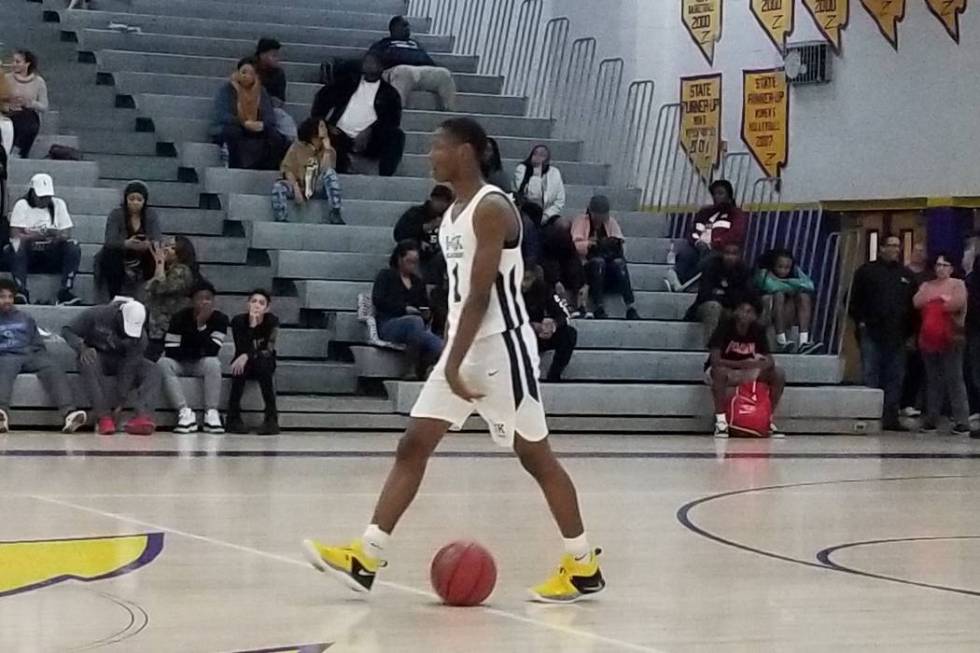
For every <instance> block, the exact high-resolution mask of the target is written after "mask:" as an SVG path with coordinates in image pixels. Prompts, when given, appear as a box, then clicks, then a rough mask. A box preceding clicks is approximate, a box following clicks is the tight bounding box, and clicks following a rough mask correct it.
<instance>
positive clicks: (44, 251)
mask: <svg viewBox="0 0 980 653" xmlns="http://www.w3.org/2000/svg"><path fill="white" fill-rule="evenodd" d="M73 227H74V224H73V223H72V220H71V216H70V215H69V214H68V206H67V205H66V204H65V201H64V200H63V199H61V198H60V197H55V196H54V182H53V181H52V180H51V176H50V175H46V174H44V173H39V174H36V175H34V176H33V177H31V184H30V189H29V190H28V191H27V195H25V196H24V197H23V198H22V199H20V200H18V201H17V203H16V204H14V208H13V209H12V210H11V212H10V248H11V253H12V260H11V263H10V271H11V273H12V274H13V277H14V281H15V282H16V283H17V287H18V288H19V291H18V295H19V300H20V301H21V303H25V304H26V303H30V293H29V292H28V288H27V274H28V272H45V273H55V272H60V273H61V287H60V290H58V297H57V303H58V305H59V306H71V305H74V304H77V303H78V302H79V299H78V298H77V297H75V295H74V294H73V293H72V288H73V287H74V285H75V275H76V274H78V266H79V264H80V263H81V261H82V250H81V248H80V247H79V246H78V241H77V240H74V239H73V238H72V237H71V232H72V228H73Z"/></svg>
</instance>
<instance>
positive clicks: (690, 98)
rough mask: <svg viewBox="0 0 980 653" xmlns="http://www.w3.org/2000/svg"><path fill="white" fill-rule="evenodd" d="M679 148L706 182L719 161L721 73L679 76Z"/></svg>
mask: <svg viewBox="0 0 980 653" xmlns="http://www.w3.org/2000/svg"><path fill="white" fill-rule="evenodd" d="M679 137H680V142H681V147H682V148H684V151H685V152H686V153H687V157H688V158H689V159H690V160H691V163H692V164H694V167H695V168H696V169H697V171H698V172H699V173H700V174H701V178H702V179H710V178H711V172H712V171H713V170H715V169H716V168H717V167H718V164H719V163H720V162H721V73H718V74H716V75H700V76H696V77H681V127H680V136H679Z"/></svg>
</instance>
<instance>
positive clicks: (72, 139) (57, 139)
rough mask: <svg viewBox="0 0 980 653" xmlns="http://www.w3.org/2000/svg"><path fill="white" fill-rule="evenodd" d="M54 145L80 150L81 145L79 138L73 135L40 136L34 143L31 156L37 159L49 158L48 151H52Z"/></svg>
mask: <svg viewBox="0 0 980 653" xmlns="http://www.w3.org/2000/svg"><path fill="white" fill-rule="evenodd" d="M52 145H65V146H67V147H74V148H75V149H80V145H81V144H80V142H79V140H78V136H74V135H71V134H40V135H38V137H37V139H36V140H35V141H34V147H32V148H31V154H32V155H33V156H34V157H36V158H43V157H45V156H47V154H48V150H50V149H51V146H52Z"/></svg>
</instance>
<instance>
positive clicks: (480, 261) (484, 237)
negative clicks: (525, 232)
mask: <svg viewBox="0 0 980 653" xmlns="http://www.w3.org/2000/svg"><path fill="white" fill-rule="evenodd" d="M516 228H517V222H516V220H515V218H514V209H513V208H512V207H511V205H510V203H509V202H508V201H507V200H506V199H504V198H503V197H502V196H500V195H497V194H492V195H488V196H486V197H484V198H483V200H482V201H481V202H480V204H479V205H478V206H477V207H476V211H475V213H474V216H473V231H474V233H475V234H476V252H475V254H474V257H473V270H472V273H471V275H470V291H469V294H468V295H467V297H466V301H465V302H464V303H463V310H462V312H461V313H460V315H459V324H458V325H456V336H455V338H454V339H453V344H452V347H451V348H450V350H449V356H448V358H447V359H446V380H447V381H448V382H449V387H450V388H451V389H452V391H453V392H454V393H455V394H457V395H458V396H460V397H462V398H463V399H467V400H471V399H477V398H479V395H477V394H476V393H474V392H472V391H471V390H470V389H468V388H467V387H466V386H465V385H464V384H463V382H462V381H461V380H460V378H459V366H460V364H462V362H463V358H464V357H465V356H466V353H467V352H468V351H469V350H470V346H472V344H473V340H474V339H475V338H476V334H477V332H478V331H479V330H480V324H482V323H483V318H484V316H485V315H486V313H487V306H489V305H490V294H491V289H492V288H493V284H494V282H496V280H497V271H498V269H499V268H500V256H501V253H502V252H503V249H504V243H505V242H507V239H508V235H511V234H512V232H513V230H514V229H516Z"/></svg>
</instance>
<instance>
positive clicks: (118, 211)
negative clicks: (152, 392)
mask: <svg viewBox="0 0 980 653" xmlns="http://www.w3.org/2000/svg"><path fill="white" fill-rule="evenodd" d="M162 239H163V234H162V233H161V231H160V217H159V216H158V215H157V212H156V210H154V209H152V208H150V191H149V189H148V188H147V187H146V184H144V183H143V182H141V181H131V182H129V183H128V184H127V185H126V189H125V190H124V191H123V197H122V206H120V207H118V208H115V209H113V210H112V212H111V213H109V219H108V220H107V221H106V224H105V245H104V246H103V247H102V250H101V251H100V252H99V254H98V256H97V257H96V265H95V271H96V275H95V276H96V285H97V286H98V287H99V289H100V290H103V291H105V292H106V294H107V295H108V296H109V297H116V296H117V295H126V296H127V297H134V298H137V299H141V295H142V292H143V284H144V282H146V280H147V279H149V278H151V277H152V276H153V274H154V271H155V270H156V263H155V259H154V255H153V248H154V247H155V246H157V245H159V244H160V242H161V241H162ZM161 337H162V336H161Z"/></svg>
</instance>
